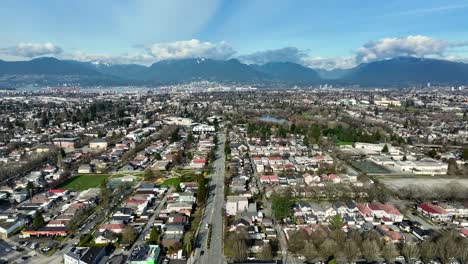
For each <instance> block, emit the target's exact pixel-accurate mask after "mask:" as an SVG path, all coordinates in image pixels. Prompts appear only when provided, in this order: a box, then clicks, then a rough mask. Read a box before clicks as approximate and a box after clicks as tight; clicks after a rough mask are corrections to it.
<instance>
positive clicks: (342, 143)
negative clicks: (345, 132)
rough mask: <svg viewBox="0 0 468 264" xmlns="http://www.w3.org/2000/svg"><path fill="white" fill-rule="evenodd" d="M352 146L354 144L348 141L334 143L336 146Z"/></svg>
mask: <svg viewBox="0 0 468 264" xmlns="http://www.w3.org/2000/svg"><path fill="white" fill-rule="evenodd" d="M353 144H354V142H349V141H338V142H336V145H337V146H351V145H353Z"/></svg>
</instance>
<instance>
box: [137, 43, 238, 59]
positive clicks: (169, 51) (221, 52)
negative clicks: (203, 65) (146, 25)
mask: <svg viewBox="0 0 468 264" xmlns="http://www.w3.org/2000/svg"><path fill="white" fill-rule="evenodd" d="M146 50H147V52H148V54H150V55H152V56H153V57H154V59H155V60H156V61H160V60H170V59H187V58H198V57H203V58H209V59H216V60H226V59H229V58H230V57H232V56H233V55H234V54H235V53H236V51H235V50H234V49H233V48H232V47H231V46H230V45H228V44H227V43H225V42H220V43H217V44H215V43H211V42H201V41H200V40H198V39H191V40H188V41H176V42H172V43H155V44H152V45H150V46H149V47H147V49H146Z"/></svg>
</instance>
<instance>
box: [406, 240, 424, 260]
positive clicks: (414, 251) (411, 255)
mask: <svg viewBox="0 0 468 264" xmlns="http://www.w3.org/2000/svg"><path fill="white" fill-rule="evenodd" d="M401 254H402V255H403V256H404V257H405V259H406V262H407V263H415V262H416V261H417V260H418V259H419V257H420V256H421V255H420V254H419V248H418V246H416V245H415V244H412V243H405V244H404V245H403V248H402V249H401Z"/></svg>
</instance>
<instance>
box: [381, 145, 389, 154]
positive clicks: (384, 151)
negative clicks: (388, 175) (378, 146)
mask: <svg viewBox="0 0 468 264" xmlns="http://www.w3.org/2000/svg"><path fill="white" fill-rule="evenodd" d="M388 152H389V150H388V146H387V144H385V146H384V147H383V148H382V153H388Z"/></svg>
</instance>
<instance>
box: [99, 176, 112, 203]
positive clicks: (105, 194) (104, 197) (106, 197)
mask: <svg viewBox="0 0 468 264" xmlns="http://www.w3.org/2000/svg"><path fill="white" fill-rule="evenodd" d="M100 192H101V197H100V203H101V205H102V206H103V207H107V206H109V202H110V199H111V191H110V190H109V188H107V183H106V181H103V182H102V184H101V188H100Z"/></svg>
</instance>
